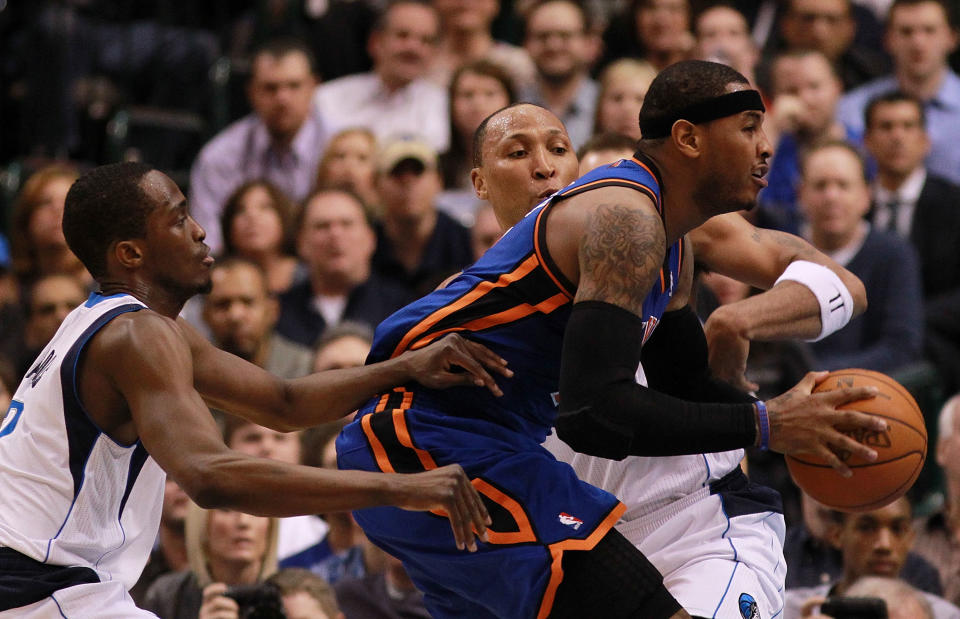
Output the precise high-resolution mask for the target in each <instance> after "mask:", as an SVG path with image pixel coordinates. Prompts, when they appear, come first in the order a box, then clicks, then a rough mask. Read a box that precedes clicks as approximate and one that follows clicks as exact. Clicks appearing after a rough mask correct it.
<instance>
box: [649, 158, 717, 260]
mask: <svg viewBox="0 0 960 619" xmlns="http://www.w3.org/2000/svg"><path fill="white" fill-rule="evenodd" d="M644 154H645V155H646V156H647V157H648V158H650V159H652V160H653V163H654V164H655V165H656V166H657V172H659V173H660V178H661V180H662V182H663V184H662V185H661V187H660V202H661V204H662V205H663V228H664V232H665V234H666V237H667V246H670V245H672V244H673V243H675V242H676V241H677V239H679V238H680V237H682V236H683V235H684V234H686V233H687V232H689V231H690V230H693V229H694V228H696V227H697V226H699V225H700V224H702V223H703V222H704V221H706V220H707V217H706V216H705V215H704V214H703V213H702V212H701V210H700V209H699V208H697V205H696V200H695V199H694V189H695V187H694V184H693V183H691V182H690V178H691V177H692V176H693V174H692V173H691V172H690V171H689V170H688V169H687V168H686V167H685V166H684V163H683V161H680V160H671V159H670V155H669V154H666V153H663V152H656V151H655V152H645V153H644Z"/></svg>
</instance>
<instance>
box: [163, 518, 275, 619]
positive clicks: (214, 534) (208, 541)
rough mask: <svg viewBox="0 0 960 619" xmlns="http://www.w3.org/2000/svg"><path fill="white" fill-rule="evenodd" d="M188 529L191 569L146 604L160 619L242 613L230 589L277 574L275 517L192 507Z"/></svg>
mask: <svg viewBox="0 0 960 619" xmlns="http://www.w3.org/2000/svg"><path fill="white" fill-rule="evenodd" d="M185 529H186V544H187V560H188V562H189V564H190V569H189V570H186V571H182V572H174V573H172V574H166V575H164V576H161V577H160V578H158V579H157V580H156V582H154V583H153V585H152V586H151V587H150V590H149V591H147V597H146V601H145V603H144V606H145V608H147V609H148V610H150V611H152V612H154V613H156V614H157V615H158V616H159V617H160V618H161V619H197V618H198V617H200V618H201V619H203V618H206V617H212V616H216V615H217V613H229V612H230V611H231V610H233V611H237V610H239V609H238V606H237V602H236V601H234V599H232V598H230V597H226V596H224V595H223V594H224V593H226V592H228V589H229V588H230V587H237V586H241V585H255V584H257V583H262V582H263V581H264V580H265V579H266V578H267V577H269V576H270V575H271V574H273V573H274V572H276V571H277V521H276V519H274V518H261V517H259V516H251V515H249V514H244V513H241V512H235V511H230V510H225V509H201V508H200V507H197V506H196V505H194V504H191V505H190V508H189V509H188V511H187V517H186V524H185ZM247 590H249V587H248V588H247ZM241 603H242V602H241ZM241 616H242V615H241Z"/></svg>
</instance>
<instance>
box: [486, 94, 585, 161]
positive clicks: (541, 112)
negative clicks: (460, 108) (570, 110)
mask: <svg viewBox="0 0 960 619" xmlns="http://www.w3.org/2000/svg"><path fill="white" fill-rule="evenodd" d="M556 133H562V134H563V135H565V136H566V135H567V132H566V129H565V128H564V126H563V123H562V122H560V119H559V118H557V117H556V116H555V115H554V114H553V113H552V112H550V111H548V110H545V109H543V108H541V107H538V106H536V105H520V106H517V107H511V108H508V109H506V110H503V111H502V112H500V114H498V115H497V116H495V117H494V118H491V119H490V120H489V121H488V122H487V130H486V134H485V136H484V144H483V148H484V150H486V149H487V148H494V147H496V145H497V144H500V143H501V142H503V141H505V140H509V139H513V138H524V137H526V138H535V137H537V136H541V135H544V136H545V135H552V134H556Z"/></svg>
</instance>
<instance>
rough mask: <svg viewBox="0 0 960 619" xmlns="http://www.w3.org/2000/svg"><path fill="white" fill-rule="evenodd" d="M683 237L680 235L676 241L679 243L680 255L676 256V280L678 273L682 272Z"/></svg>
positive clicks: (678, 277) (678, 276) (678, 278)
mask: <svg viewBox="0 0 960 619" xmlns="http://www.w3.org/2000/svg"><path fill="white" fill-rule="evenodd" d="M683 239H684V237H682V236H681V237H680V238H679V239H677V242H678V243H680V247H679V250H680V256H679V257H678V258H677V280H678V281H679V280H680V274H681V273H683Z"/></svg>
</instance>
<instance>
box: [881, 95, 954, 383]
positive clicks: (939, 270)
mask: <svg viewBox="0 0 960 619" xmlns="http://www.w3.org/2000/svg"><path fill="white" fill-rule="evenodd" d="M864 125H865V129H866V133H865V135H864V142H865V144H866V147H867V149H868V150H869V151H870V154H871V155H872V156H873V158H874V159H875V160H876V162H877V176H876V179H875V180H874V183H873V186H872V187H871V193H872V198H873V208H872V210H871V213H870V215H869V217H870V219H871V221H872V223H873V224H874V226H876V227H878V228H881V229H887V230H891V231H894V232H896V233H898V234H900V236H902V237H904V238H906V239H909V240H910V242H911V243H912V244H913V246H914V247H915V248H916V250H917V253H918V255H919V258H920V269H921V275H922V279H923V296H924V304H925V307H926V310H925V321H926V327H927V329H926V331H927V337H926V342H925V346H926V349H927V356H928V357H930V359H931V360H932V361H933V362H934V363H935V364H936V365H937V366H938V368H939V369H940V371H941V374H943V379H944V380H945V381H946V382H947V383H948V385H949V386H950V387H953V388H954V389H955V388H956V387H958V386H960V328H958V327H957V324H958V320H960V254H958V253H957V251H956V248H957V246H958V244H960V186H957V185H954V184H953V183H951V182H950V181H948V180H946V179H944V178H941V177H939V176H937V175H935V174H931V173H929V171H928V170H927V167H926V165H925V164H924V159H925V158H926V156H927V154H928V153H929V151H930V138H929V136H928V135H927V131H926V114H925V112H924V107H923V104H922V103H921V102H920V100H918V99H916V98H914V97H911V96H910V95H907V94H905V93H903V92H899V91H898V92H892V93H888V94H885V95H881V96H879V97H876V98H874V99H872V100H871V101H870V103H869V104H868V105H867V108H866V112H865V115H864Z"/></svg>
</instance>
